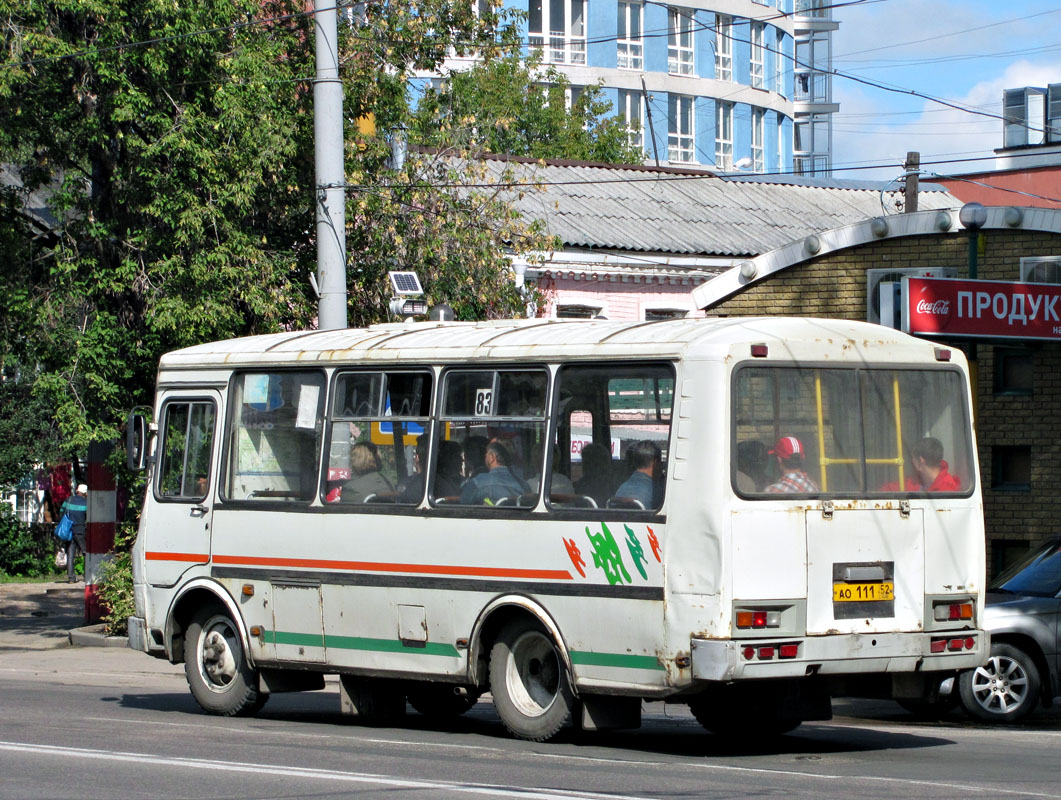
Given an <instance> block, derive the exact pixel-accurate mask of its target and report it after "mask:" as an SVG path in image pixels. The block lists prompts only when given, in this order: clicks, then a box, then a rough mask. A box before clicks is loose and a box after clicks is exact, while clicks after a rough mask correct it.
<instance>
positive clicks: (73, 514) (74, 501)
mask: <svg viewBox="0 0 1061 800" xmlns="http://www.w3.org/2000/svg"><path fill="white" fill-rule="evenodd" d="M63 516H64V517H69V518H70V523H71V524H70V533H71V536H70V540H69V541H68V542H67V545H66V577H67V582H68V583H77V573H76V572H75V570H74V556H76V555H77V551H78V550H80V551H81V555H84V554H85V529H86V522H87V521H88V487H87V486H86V485H85V484H83V483H79V484H78V485H77V492H76V493H75V494H74V495H72V496H71V497H69V498H68V499H67V500H66V502H65V503H63ZM62 526H63V522H62V520H60V521H59V528H61V527H62ZM57 530H58V528H57ZM60 538H62V537H60Z"/></svg>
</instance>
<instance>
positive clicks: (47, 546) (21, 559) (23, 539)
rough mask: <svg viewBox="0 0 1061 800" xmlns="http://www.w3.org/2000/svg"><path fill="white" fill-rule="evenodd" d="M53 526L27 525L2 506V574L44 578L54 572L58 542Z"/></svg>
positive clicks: (0, 547) (0, 562) (0, 527)
mask: <svg viewBox="0 0 1061 800" xmlns="http://www.w3.org/2000/svg"><path fill="white" fill-rule="evenodd" d="M53 529H54V526H53V525H26V524H25V523H23V522H21V521H19V519H18V518H17V517H16V516H15V515H14V514H13V513H11V507H10V506H9V505H7V504H6V503H0V574H3V575H8V576H11V577H20V578H43V577H45V576H48V575H52V574H53V573H54V572H55V551H56V549H57V548H58V546H59V541H58V539H56V538H55V537H54V536H53V535H52V530H53Z"/></svg>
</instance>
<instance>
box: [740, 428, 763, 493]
mask: <svg viewBox="0 0 1061 800" xmlns="http://www.w3.org/2000/svg"><path fill="white" fill-rule="evenodd" d="M769 462H770V455H769V451H768V450H767V449H766V445H765V444H763V443H762V442H760V441H759V440H758V439H746V440H744V441H743V442H738V443H737V490H738V491H741V492H761V491H762V489H763V487H764V486H766V485H767V483H769V480H770V479H769V478H768V477H767V476H766V470H767V466H768V464H769Z"/></svg>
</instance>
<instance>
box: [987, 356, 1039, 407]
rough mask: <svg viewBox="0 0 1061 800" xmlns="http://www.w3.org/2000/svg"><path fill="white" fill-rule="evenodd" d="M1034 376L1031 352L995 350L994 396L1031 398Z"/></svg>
mask: <svg viewBox="0 0 1061 800" xmlns="http://www.w3.org/2000/svg"><path fill="white" fill-rule="evenodd" d="M1034 374H1035V370H1034V361H1033V358H1032V352H1031V350H1026V349H1024V348H1017V347H996V348H995V394H1000V395H1008V396H1010V397H1029V396H1031V394H1032V391H1033V389H1034V377H1033V376H1034Z"/></svg>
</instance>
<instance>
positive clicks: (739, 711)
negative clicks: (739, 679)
mask: <svg viewBox="0 0 1061 800" xmlns="http://www.w3.org/2000/svg"><path fill="white" fill-rule="evenodd" d="M783 696H784V687H779V686H765V687H761V688H760V687H749V686H747V685H743V686H720V687H713V688H711V689H709V690H707V691H705V692H703V693H702V694H699V695H697V696H696V697H693V698H690V700H689V710H690V711H691V712H692V714H693V716H694V717H696V721H697V722H699V723H700V724H701V725H703V726H704V727H705V728H706V729H707V730H709V731H711V733H713V734H715V735H716V736H722V737H724V738H727V739H730V740H732V741H734V742H740V743H746V742H748V741H752V740H759V739H763V738H769V737H774V736H782V735H784V734H786V733H789V732H790V731H794V730H795V729H796V728H798V727H799V726H800V725H802V724H803V718H802V717H801V716H800V715H799V713H798V711H796V709H794V708H791V707H788V706H787V705H786V704H785V703H784V701H783Z"/></svg>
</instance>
